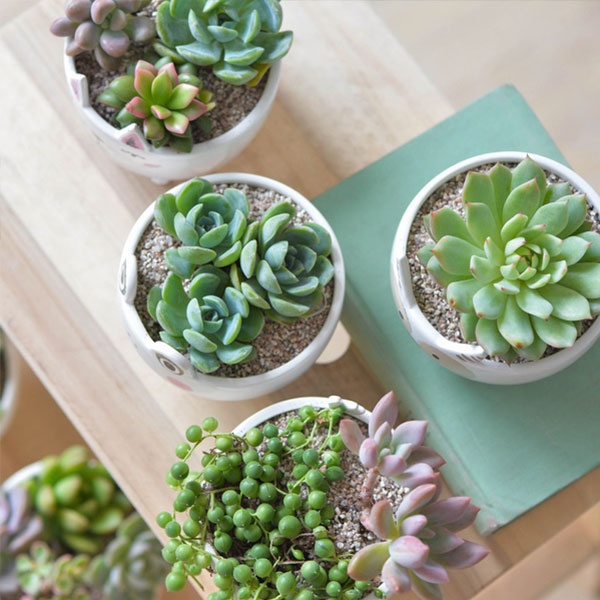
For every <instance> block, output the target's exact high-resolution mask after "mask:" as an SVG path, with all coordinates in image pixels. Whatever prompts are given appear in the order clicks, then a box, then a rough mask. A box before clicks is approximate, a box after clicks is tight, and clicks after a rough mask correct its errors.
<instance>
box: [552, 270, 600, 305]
mask: <svg viewBox="0 0 600 600" xmlns="http://www.w3.org/2000/svg"><path fill="white" fill-rule="evenodd" d="M561 284H562V285H564V286H566V287H568V288H570V289H572V290H574V291H576V292H578V293H579V294H581V295H582V296H585V297H586V298H588V299H590V298H600V263H591V262H584V263H579V264H576V265H573V266H571V267H570V268H569V272H568V273H567V274H566V275H565V276H564V277H563V278H562V279H561Z"/></svg>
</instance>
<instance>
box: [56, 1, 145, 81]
mask: <svg viewBox="0 0 600 600" xmlns="http://www.w3.org/2000/svg"><path fill="white" fill-rule="evenodd" d="M150 1H151V0H67V1H66V4H65V15H64V16H63V17H59V18H58V19H55V20H54V21H53V23H52V25H51V26H50V31H51V32H52V33H53V34H54V35H57V36H60V37H69V38H70V41H69V43H68V46H67V50H66V52H67V55H68V56H77V55H78V54H81V53H82V52H88V51H92V52H93V53H94V56H95V57H96V60H97V61H98V63H99V64H100V66H101V67H102V68H103V69H106V70H114V69H118V68H119V66H120V64H121V57H122V56H123V55H124V54H125V53H126V52H127V50H128V49H129V46H130V43H131V42H135V43H145V42H149V41H151V40H152V39H154V38H155V37H156V28H155V24H154V21H153V20H152V19H151V18H150V17H146V16H140V15H137V14H135V13H137V12H138V11H140V10H141V9H142V8H144V7H146V6H147V5H148V4H150Z"/></svg>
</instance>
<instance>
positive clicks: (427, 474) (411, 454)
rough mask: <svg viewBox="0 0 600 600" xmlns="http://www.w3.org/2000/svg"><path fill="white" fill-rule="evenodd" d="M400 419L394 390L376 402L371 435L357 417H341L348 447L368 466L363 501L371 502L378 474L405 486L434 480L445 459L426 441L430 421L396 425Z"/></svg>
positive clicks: (341, 430)
mask: <svg viewBox="0 0 600 600" xmlns="http://www.w3.org/2000/svg"><path fill="white" fill-rule="evenodd" d="M397 419H398V401H397V400H396V397H395V395H394V393H393V392H388V393H387V394H385V395H384V396H383V397H382V398H381V399H380V400H379V402H378V403H377V404H376V406H375V408H374V409H373V413H372V415H371V419H370V420H369V427H368V437H366V436H365V435H364V434H363V433H362V431H361V429H360V427H359V426H358V424H357V423H356V421H353V420H351V419H342V421H341V422H340V435H341V436H342V440H343V441H344V444H346V447H347V448H348V449H349V450H350V451H351V452H354V453H355V454H358V456H359V458H360V461H361V463H362V465H363V466H364V467H365V468H366V469H367V477H366V478H365V483H364V485H363V489H362V501H363V504H364V505H365V506H366V505H368V506H370V500H371V497H372V492H373V488H374V487H375V484H376V482H377V479H378V477H387V478H389V479H392V480H393V481H395V482H396V483H398V485H400V486H402V487H405V488H414V487H417V486H418V485H421V484H424V483H428V482H431V481H433V480H434V479H435V476H436V470H437V469H439V468H440V467H441V466H442V465H443V464H444V463H445V461H444V459H443V458H442V457H441V456H440V455H439V454H438V453H437V452H436V451H435V450H433V448H429V447H427V446H424V445H423V442H424V440H425V434H426V431H427V421H405V422H403V423H401V424H400V425H398V427H396V428H394V425H395V424H396V421H397Z"/></svg>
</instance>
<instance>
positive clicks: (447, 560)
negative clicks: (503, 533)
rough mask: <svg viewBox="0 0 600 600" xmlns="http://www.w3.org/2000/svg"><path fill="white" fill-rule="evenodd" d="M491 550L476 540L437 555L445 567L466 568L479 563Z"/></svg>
mask: <svg viewBox="0 0 600 600" xmlns="http://www.w3.org/2000/svg"><path fill="white" fill-rule="evenodd" d="M489 553H490V551H489V550H488V549H487V548H484V547H483V546H480V545H479V544H475V543H474V542H467V541H466V542H465V543H464V544H461V545H460V546H458V548H455V549H454V550H452V551H450V552H446V553H445V554H440V555H438V556H437V557H436V559H437V561H438V562H439V563H440V564H441V565H443V566H444V567H450V568H451V569H465V568H467V567H472V566H473V565H474V564H477V563H478V562H479V561H480V560H482V559H484V558H485V557H486V556H487V555H488V554H489Z"/></svg>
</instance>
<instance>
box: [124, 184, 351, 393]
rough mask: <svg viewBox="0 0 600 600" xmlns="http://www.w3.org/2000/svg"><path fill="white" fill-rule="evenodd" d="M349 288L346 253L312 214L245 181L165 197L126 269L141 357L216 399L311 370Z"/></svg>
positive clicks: (273, 385)
mask: <svg viewBox="0 0 600 600" xmlns="http://www.w3.org/2000/svg"><path fill="white" fill-rule="evenodd" d="M344 284H345V280H344V266H343V259H342V255H341V250H340V248H339V244H338V242H337V240H336V238H335V236H334V235H333V233H332V231H331V229H330V227H329V225H328V224H327V222H326V221H325V219H324V218H323V217H322V215H321V214H320V213H319V212H318V211H317V210H316V209H315V208H314V206H313V205H312V204H311V203H310V202H309V201H308V200H307V199H306V198H305V197H304V196H302V195H301V194H299V193H298V192H296V191H295V190H293V189H292V188H289V187H288V186H286V185H283V184H281V183H279V182H277V181H274V180H272V179H269V178H266V177H260V176H256V175H247V174H235V173H233V174H232V173H223V174H218V175H210V176H206V177H205V178H202V179H200V178H196V179H192V180H190V181H188V182H185V183H182V184H180V185H178V186H176V187H175V188H172V189H171V190H170V191H168V192H167V193H165V194H162V195H161V196H160V197H159V198H158V199H157V200H156V202H155V203H153V204H152V205H151V206H149V207H148V208H147V209H146V211H145V212H144V213H143V214H142V215H141V216H140V218H139V219H138V221H137V222H136V224H135V225H134V227H133V228H132V230H131V231H130V234H129V236H128V239H127V241H126V243H125V247H124V249H123V253H122V258H121V266H120V269H119V290H120V304H121V308H122V312H123V315H124V320H125V325H126V327H127V330H128V333H129V335H130V337H131V339H132V340H133V342H134V344H135V346H136V347H137V349H138V350H139V352H140V353H141V355H142V356H143V358H144V359H145V360H146V361H147V362H148V364H149V365H150V366H152V367H153V368H154V369H155V370H156V371H157V372H158V373H159V374H161V375H162V376H164V377H166V378H167V379H168V380H170V381H171V382H173V383H175V384H176V385H178V386H180V387H182V388H184V389H187V390H190V391H193V392H195V393H198V394H200V395H202V396H205V397H207V398H212V399H217V400H240V399H246V398H251V397H256V396H259V395H263V394H266V393H269V392H271V391H274V390H275V389H278V388H280V387H282V386H284V385H286V384H288V383H289V382H291V381H292V380H293V379H295V378H296V377H298V376H299V375H301V374H302V373H303V372H304V371H305V370H306V369H308V368H309V367H310V366H311V365H312V364H313V363H314V362H315V360H316V359H317V358H318V356H319V355H320V354H321V352H322V351H323V350H324V348H325V346H326V345H327V343H328V342H329V340H330V338H331V336H332V334H333V331H334V329H335V326H336V324H337V323H338V321H339V318H340V314H341V308H342V303H343V297H344Z"/></svg>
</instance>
